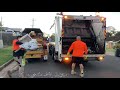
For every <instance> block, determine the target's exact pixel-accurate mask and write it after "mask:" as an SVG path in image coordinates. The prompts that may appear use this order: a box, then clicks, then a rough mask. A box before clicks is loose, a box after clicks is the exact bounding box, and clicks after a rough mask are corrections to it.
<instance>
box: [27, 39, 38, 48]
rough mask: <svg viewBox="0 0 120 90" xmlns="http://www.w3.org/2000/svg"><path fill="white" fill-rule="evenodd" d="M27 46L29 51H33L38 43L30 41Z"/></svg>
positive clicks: (33, 40)
mask: <svg viewBox="0 0 120 90" xmlns="http://www.w3.org/2000/svg"><path fill="white" fill-rule="evenodd" d="M29 45H30V48H29V49H30V50H35V49H37V48H39V47H38V43H37V40H36V39H32V40H31V41H30V42H29Z"/></svg>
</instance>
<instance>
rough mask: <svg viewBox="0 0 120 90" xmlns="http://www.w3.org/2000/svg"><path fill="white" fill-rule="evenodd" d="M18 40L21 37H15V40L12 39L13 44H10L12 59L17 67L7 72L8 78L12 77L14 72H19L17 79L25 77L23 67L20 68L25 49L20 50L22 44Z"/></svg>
mask: <svg viewBox="0 0 120 90" xmlns="http://www.w3.org/2000/svg"><path fill="white" fill-rule="evenodd" d="M19 38H21V36H17V38H16V39H14V40H13V42H12V46H13V58H14V60H15V61H16V62H17V63H18V65H17V66H16V67H14V68H13V69H12V70H9V71H8V72H7V74H8V76H9V77H10V78H11V77H12V73H14V72H15V71H19V77H20V78H24V77H25V75H24V67H23V66H22V59H23V56H24V54H25V49H23V48H20V45H21V44H23V43H22V42H20V41H19Z"/></svg>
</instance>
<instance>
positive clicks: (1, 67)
mask: <svg viewBox="0 0 120 90" xmlns="http://www.w3.org/2000/svg"><path fill="white" fill-rule="evenodd" d="M13 61H14V59H11V60H9V61H8V62H6V63H5V64H3V65H2V66H0V71H2V70H3V69H4V68H5V67H6V66H8V65H9V64H10V63H12V62H13Z"/></svg>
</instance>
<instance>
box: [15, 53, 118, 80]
mask: <svg viewBox="0 0 120 90" xmlns="http://www.w3.org/2000/svg"><path fill="white" fill-rule="evenodd" d="M119 66H120V58H119V57H115V56H113V55H112V54H108V55H106V57H105V60H104V61H103V62H99V61H90V62H88V63H87V64H86V65H85V76H84V78H120V67H119ZM70 71H71V67H70V65H66V64H63V63H62V64H61V63H55V62H54V61H53V60H52V59H51V57H49V60H48V61H47V62H43V61H34V62H31V63H28V64H27V65H26V66H25V73H26V76H27V77H28V78H80V77H79V66H77V67H76V72H77V74H76V75H71V74H70ZM13 76H14V77H13V78H17V72H16V73H15V74H13Z"/></svg>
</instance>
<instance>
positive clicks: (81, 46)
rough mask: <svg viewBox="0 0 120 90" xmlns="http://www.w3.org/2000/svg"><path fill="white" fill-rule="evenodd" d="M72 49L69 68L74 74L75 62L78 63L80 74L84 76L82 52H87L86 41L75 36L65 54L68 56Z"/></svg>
mask: <svg viewBox="0 0 120 90" xmlns="http://www.w3.org/2000/svg"><path fill="white" fill-rule="evenodd" d="M72 50H73V53H72V70H71V74H76V72H75V66H76V63H78V64H79V66H80V76H81V77H84V66H83V64H84V57H83V55H84V54H87V53H88V49H87V45H86V43H84V42H82V41H81V37H80V36H77V37H76V41H74V42H73V43H72V45H71V46H70V48H69V50H68V53H67V56H69V54H70V52H71V51H72Z"/></svg>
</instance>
